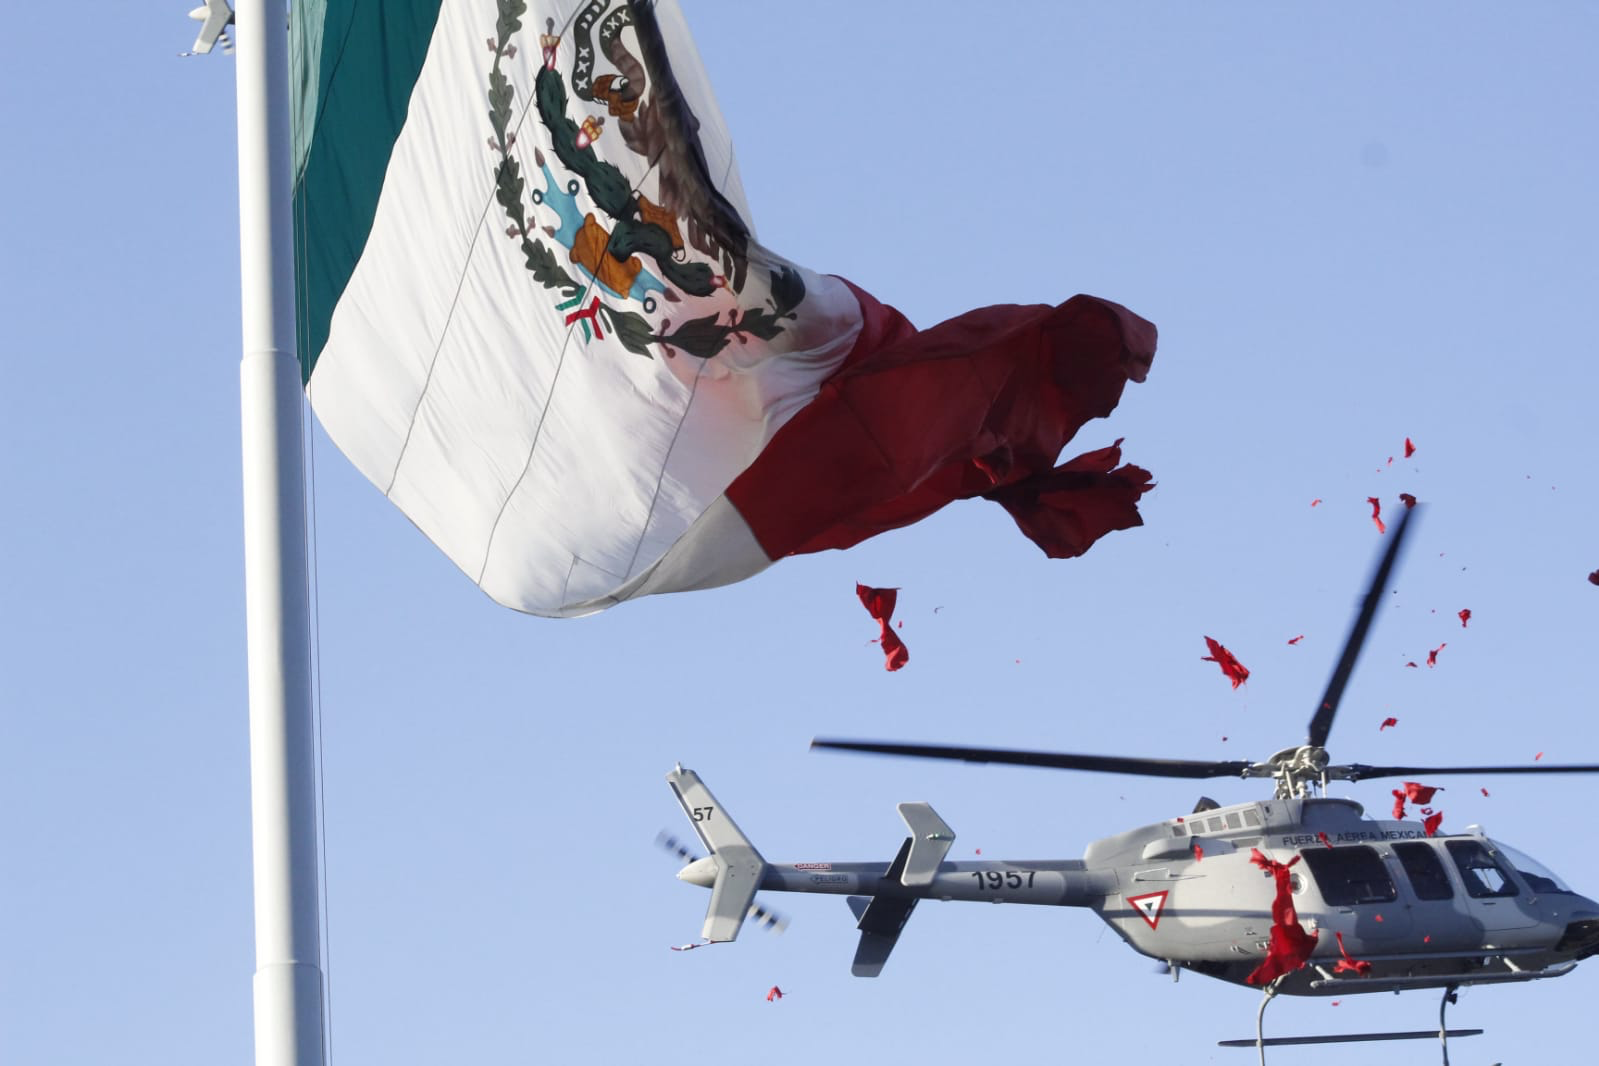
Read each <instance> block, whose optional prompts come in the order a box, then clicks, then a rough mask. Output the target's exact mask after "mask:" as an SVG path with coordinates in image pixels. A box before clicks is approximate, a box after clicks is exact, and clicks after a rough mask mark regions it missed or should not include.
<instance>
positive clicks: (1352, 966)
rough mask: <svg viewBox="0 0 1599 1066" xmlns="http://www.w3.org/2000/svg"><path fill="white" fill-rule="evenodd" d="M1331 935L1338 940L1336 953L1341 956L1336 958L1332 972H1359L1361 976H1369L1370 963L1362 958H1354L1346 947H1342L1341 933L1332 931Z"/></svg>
mask: <svg viewBox="0 0 1599 1066" xmlns="http://www.w3.org/2000/svg"><path fill="white" fill-rule="evenodd" d="M1333 936H1334V937H1336V938H1337V940H1338V954H1340V955H1342V956H1343V958H1341V959H1339V960H1338V965H1337V966H1334V967H1333V973H1354V974H1359V975H1360V976H1361V977H1366V976H1369V975H1370V974H1371V963H1369V962H1367V961H1365V960H1364V959H1357V958H1354V957H1353V956H1351V955H1350V954H1349V951H1348V949H1347V948H1345V947H1344V934H1343V933H1340V932H1334V933H1333Z"/></svg>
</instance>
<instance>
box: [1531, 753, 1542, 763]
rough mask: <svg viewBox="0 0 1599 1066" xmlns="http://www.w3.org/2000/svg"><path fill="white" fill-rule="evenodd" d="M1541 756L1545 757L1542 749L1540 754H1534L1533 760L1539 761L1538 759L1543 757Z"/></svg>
mask: <svg viewBox="0 0 1599 1066" xmlns="http://www.w3.org/2000/svg"><path fill="white" fill-rule="evenodd" d="M1541 758H1543V752H1541V751H1540V752H1539V753H1538V754H1536V755H1534V756H1533V757H1532V761H1533V762H1537V761H1538V760H1539V759H1541Z"/></svg>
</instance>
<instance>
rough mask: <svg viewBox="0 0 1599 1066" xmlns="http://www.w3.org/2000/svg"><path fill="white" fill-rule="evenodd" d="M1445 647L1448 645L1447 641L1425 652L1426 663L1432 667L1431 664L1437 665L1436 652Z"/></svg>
mask: <svg viewBox="0 0 1599 1066" xmlns="http://www.w3.org/2000/svg"><path fill="white" fill-rule="evenodd" d="M1447 647H1449V644H1448V643H1447V642H1445V643H1443V644H1440V645H1438V646H1437V647H1436V648H1434V649H1433V650H1432V651H1429V652H1428V653H1427V665H1428V667H1433V666H1437V665H1438V653H1439V652H1441V651H1443V650H1444V649H1445V648H1447Z"/></svg>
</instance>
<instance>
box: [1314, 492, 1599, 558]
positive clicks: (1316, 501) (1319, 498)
mask: <svg viewBox="0 0 1599 1066" xmlns="http://www.w3.org/2000/svg"><path fill="white" fill-rule="evenodd" d="M1320 502H1321V497H1320V496H1317V497H1316V498H1315V499H1314V500H1311V501H1310V505H1311V506H1312V507H1314V506H1316V505H1317V504H1318V503H1320ZM1594 572H1595V573H1599V570H1596V571H1594Z"/></svg>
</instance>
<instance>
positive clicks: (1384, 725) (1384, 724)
mask: <svg viewBox="0 0 1599 1066" xmlns="http://www.w3.org/2000/svg"><path fill="white" fill-rule="evenodd" d="M1398 724H1399V719H1397V718H1384V719H1383V720H1382V725H1380V726H1378V727H1377V732H1379V733H1381V732H1382V731H1383V730H1384V729H1387V728H1388V727H1389V726H1391V725H1398Z"/></svg>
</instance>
